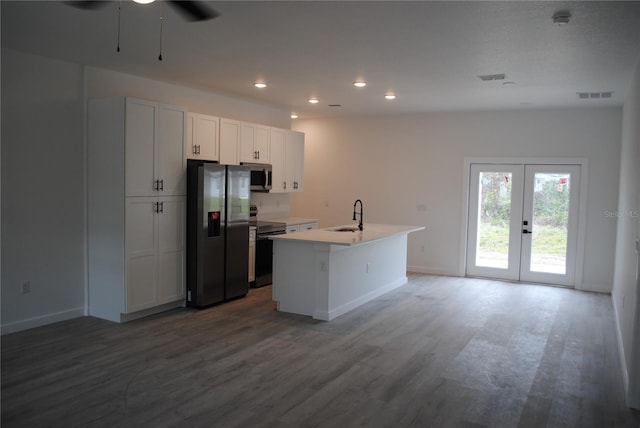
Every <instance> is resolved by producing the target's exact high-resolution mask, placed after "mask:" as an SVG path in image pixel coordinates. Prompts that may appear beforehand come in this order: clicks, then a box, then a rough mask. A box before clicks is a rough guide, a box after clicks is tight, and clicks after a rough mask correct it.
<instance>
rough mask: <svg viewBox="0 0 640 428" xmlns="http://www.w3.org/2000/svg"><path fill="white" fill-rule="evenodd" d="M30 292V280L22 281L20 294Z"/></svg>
mask: <svg viewBox="0 0 640 428" xmlns="http://www.w3.org/2000/svg"><path fill="white" fill-rule="evenodd" d="M29 293H31V281H24V282H23V283H22V294H29Z"/></svg>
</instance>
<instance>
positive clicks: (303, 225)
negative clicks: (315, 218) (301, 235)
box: [298, 222, 318, 232]
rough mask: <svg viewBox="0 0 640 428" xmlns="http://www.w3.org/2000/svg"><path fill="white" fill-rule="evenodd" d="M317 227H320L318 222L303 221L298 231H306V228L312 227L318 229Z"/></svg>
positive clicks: (310, 228)
mask: <svg viewBox="0 0 640 428" xmlns="http://www.w3.org/2000/svg"><path fill="white" fill-rule="evenodd" d="M317 228H318V223H316V222H312V223H302V224H300V225H298V231H299V232H304V231H305V230H312V229H317Z"/></svg>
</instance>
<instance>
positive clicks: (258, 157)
mask: <svg viewBox="0 0 640 428" xmlns="http://www.w3.org/2000/svg"><path fill="white" fill-rule="evenodd" d="M257 153H258V159H260V150H258V151H257Z"/></svg>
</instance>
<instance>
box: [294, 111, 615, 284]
mask: <svg viewBox="0 0 640 428" xmlns="http://www.w3.org/2000/svg"><path fill="white" fill-rule="evenodd" d="M621 113H622V112H621V109H619V108H612V109H572V110H530V111H502V112H471V113H428V114H416V115H401V116H384V117H352V118H334V119H318V120H298V121H295V122H294V123H293V126H294V128H295V129H296V130H299V131H303V132H305V134H306V136H305V191H304V193H302V194H293V195H292V196H291V210H292V214H293V215H296V216H302V217H313V218H319V219H320V223H321V227H328V226H333V225H338V224H345V223H349V222H350V221H351V215H352V207H353V202H354V200H355V199H357V198H360V199H362V200H363V201H364V220H365V223H366V222H378V223H402V224H411V225H422V226H426V230H425V231H423V232H418V233H412V234H410V235H409V254H408V264H409V266H410V268H411V269H413V270H418V271H424V272H431V273H436V274H446V275H460V274H461V273H462V272H460V271H459V260H460V257H461V254H460V235H461V223H462V222H463V219H462V203H463V195H462V189H463V185H462V179H463V162H464V158H465V157H518V158H520V157H537V158H540V157H544V158H551V157H572V158H578V157H584V158H587V159H588V162H589V171H588V177H587V178H588V196H587V216H586V223H587V224H586V230H587V236H586V239H585V242H586V245H585V246H586V248H585V260H584V261H585V263H584V272H583V283H582V284H579V285H578V286H579V287H580V288H583V289H588V290H595V291H603V292H610V291H611V287H612V281H613V252H614V248H615V235H616V222H615V219H612V218H607V217H605V215H604V213H605V212H607V211H615V210H616V209H617V206H618V201H617V187H618V167H619V163H620V125H621ZM327 205H328V206H327ZM423 207H426V209H424V208H423ZM422 246H424V251H422V248H421V247H422Z"/></svg>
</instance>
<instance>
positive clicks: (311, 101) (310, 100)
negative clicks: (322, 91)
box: [309, 98, 320, 104]
mask: <svg viewBox="0 0 640 428" xmlns="http://www.w3.org/2000/svg"><path fill="white" fill-rule="evenodd" d="M309 102H310V103H311V104H318V103H319V102H320V101H318V99H317V98H309Z"/></svg>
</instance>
